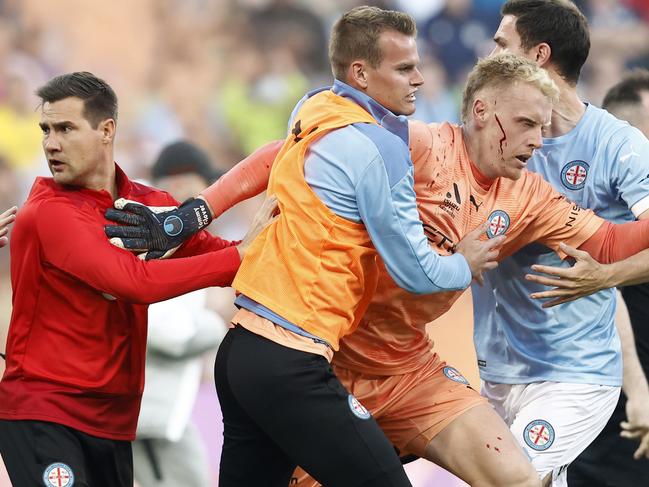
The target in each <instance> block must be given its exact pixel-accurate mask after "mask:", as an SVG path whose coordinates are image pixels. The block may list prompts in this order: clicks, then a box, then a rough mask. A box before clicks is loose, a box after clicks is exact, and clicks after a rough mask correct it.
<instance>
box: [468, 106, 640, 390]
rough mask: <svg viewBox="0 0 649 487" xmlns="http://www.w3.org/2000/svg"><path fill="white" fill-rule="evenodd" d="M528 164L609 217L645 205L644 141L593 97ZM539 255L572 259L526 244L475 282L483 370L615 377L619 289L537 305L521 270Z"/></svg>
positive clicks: (613, 381) (500, 376)
mask: <svg viewBox="0 0 649 487" xmlns="http://www.w3.org/2000/svg"><path fill="white" fill-rule="evenodd" d="M528 169H529V170H531V171H535V172H537V173H539V174H541V175H542V176H543V177H544V178H545V179H546V180H547V181H549V182H550V183H551V184H552V186H553V187H554V188H555V189H556V190H557V191H559V192H560V193H562V194H564V195H565V196H566V197H567V198H568V199H570V200H572V201H574V202H575V203H578V204H579V205H581V206H582V207H585V208H590V209H592V210H593V211H595V213H597V214H598V215H599V216H601V217H602V218H605V219H607V220H610V221H613V222H617V223H622V222H628V221H632V220H634V218H635V216H638V215H640V214H642V213H643V212H644V211H645V210H647V209H649V141H647V139H646V138H645V137H644V135H642V133H641V132H640V131H639V130H637V129H636V128H634V127H631V126H630V125H629V124H628V123H626V122H623V121H620V120H618V119H617V118H615V117H614V116H612V115H611V114H609V113H608V112H607V111H605V110H602V109H600V108H597V107H595V106H593V105H587V107H586V112H585V114H584V116H583V117H582V118H581V120H580V121H579V123H578V124H577V126H576V127H575V128H574V129H572V130H571V131H570V132H568V133H567V134H565V135H562V136H560V137H556V138H551V139H543V147H542V148H541V149H540V150H537V151H535V153H534V156H533V157H532V158H531V159H530V160H529V161H528ZM535 263H539V264H544V265H553V266H558V265H561V266H564V267H567V266H569V265H571V264H570V263H569V262H567V261H561V260H560V259H559V256H558V255H557V254H556V253H554V252H553V251H552V250H550V249H549V248H547V247H545V246H542V245H540V244H531V245H528V246H527V247H524V248H523V249H521V250H520V251H519V252H517V253H516V254H514V255H512V256H511V257H508V258H507V259H505V260H504V261H503V262H501V263H500V265H499V266H498V268H497V269H495V270H493V271H490V272H489V273H487V275H486V276H485V285H484V287H480V286H477V285H473V286H472V294H473V307H474V342H475V346H476V351H477V356H478V366H479V370H480V377H481V378H482V379H483V380H486V381H491V382H497V383H505V384H527V383H530V382H537V381H556V382H575V383H586V384H601V385H609V386H619V385H621V384H622V359H621V350H620V340H619V338H618V335H617V331H616V328H615V322H614V317H615V303H616V299H615V289H607V290H604V291H600V292H598V293H596V294H593V295H591V296H588V297H586V298H582V299H579V300H576V301H573V302H570V303H565V304H562V305H558V306H555V307H553V308H548V309H543V308H541V304H542V303H541V302H539V301H538V300H533V299H531V298H530V297H529V294H530V293H533V292H538V291H543V290H547V289H548V288H546V287H545V286H541V285H539V284H535V283H531V282H529V281H526V280H525V279H524V276H525V274H527V273H531V269H530V266H531V265H532V264H535Z"/></svg>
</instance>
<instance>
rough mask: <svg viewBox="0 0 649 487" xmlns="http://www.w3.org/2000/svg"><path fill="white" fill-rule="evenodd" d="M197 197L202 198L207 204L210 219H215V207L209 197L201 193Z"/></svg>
mask: <svg viewBox="0 0 649 487" xmlns="http://www.w3.org/2000/svg"><path fill="white" fill-rule="evenodd" d="M195 199H197V200H201V201H203V202H204V203H205V205H206V206H207V210H208V211H209V215H210V220H213V219H214V208H212V206H211V205H210V202H209V201H207V198H205V196H203V195H202V194H199V195H198V196H197V197H196V198H195Z"/></svg>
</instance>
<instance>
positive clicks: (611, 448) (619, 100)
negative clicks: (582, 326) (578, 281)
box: [568, 70, 649, 487]
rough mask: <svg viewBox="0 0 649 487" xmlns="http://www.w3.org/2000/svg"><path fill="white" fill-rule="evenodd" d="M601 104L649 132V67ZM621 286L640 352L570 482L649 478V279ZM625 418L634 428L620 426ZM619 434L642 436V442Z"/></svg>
mask: <svg viewBox="0 0 649 487" xmlns="http://www.w3.org/2000/svg"><path fill="white" fill-rule="evenodd" d="M602 107H603V108H604V109H606V110H608V111H609V112H610V113H612V114H613V115H615V116H616V117H618V118H619V119H620V120H626V121H627V122H629V123H630V124H631V125H633V126H635V127H637V128H638V129H640V130H641V131H642V132H643V133H644V134H645V135H646V136H649V71H647V70H636V71H634V72H631V73H629V74H627V75H626V76H624V77H623V78H622V80H621V81H620V82H618V83H617V84H616V85H614V86H612V87H611V88H610V89H609V91H608V92H607V93H606V96H605V97H604V102H603V104H602ZM620 163H622V162H620ZM647 176H649V174H648V175H647ZM647 176H645V177H647ZM620 291H621V294H622V296H623V297H624V300H623V301H622V300H620V299H619V297H618V312H617V318H616V322H617V325H618V332H619V334H620V340H621V341H622V346H623V347H625V346H627V347H633V348H634V349H635V350H636V351H637V360H636V359H635V356H634V354H628V355H625V361H624V378H623V383H622V390H623V392H622V394H620V400H619V401H618V403H617V405H616V407H615V410H614V411H613V415H612V416H611V419H610V420H609V421H608V423H607V424H606V426H605V427H604V429H603V430H602V432H601V433H600V434H599V436H598V437H597V438H595V441H593V442H592V443H591V444H590V446H589V447H588V448H587V449H586V450H585V451H584V452H582V453H581V455H579V457H577V459H576V460H574V461H573V462H572V464H571V465H570V468H569V469H568V484H569V485H570V486H571V487H626V486H630V485H637V486H639V485H644V484H645V483H646V482H647V479H649V392H648V391H647V376H648V375H649V326H647V323H649V308H647V303H648V302H649V284H638V285H635V286H625V287H622V288H620ZM627 309H628V311H627ZM627 357H631V359H630V360H629V359H627ZM637 387H640V388H642V389H643V390H644V394H643V395H642V396H641V397H638V395H637V394H636V395H632V396H630V397H629V398H627V395H626V391H627V389H628V388H632V389H633V388H637ZM622 423H624V425H625V426H628V427H631V426H632V427H633V429H631V430H625V429H623V428H621V424H622ZM620 435H622V436H626V437H627V438H634V439H638V440H640V444H639V445H638V443H637V442H634V441H629V440H625V439H622V438H620Z"/></svg>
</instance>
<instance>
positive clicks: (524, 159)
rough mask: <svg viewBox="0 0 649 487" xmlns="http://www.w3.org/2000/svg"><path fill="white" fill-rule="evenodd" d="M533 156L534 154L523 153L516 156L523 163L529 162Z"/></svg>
mask: <svg viewBox="0 0 649 487" xmlns="http://www.w3.org/2000/svg"><path fill="white" fill-rule="evenodd" d="M530 157H532V154H523V155H520V156H516V159H518V160H519V161H521V162H522V163H523V164H527V161H528V160H529V159H530Z"/></svg>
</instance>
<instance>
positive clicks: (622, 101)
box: [602, 68, 649, 110]
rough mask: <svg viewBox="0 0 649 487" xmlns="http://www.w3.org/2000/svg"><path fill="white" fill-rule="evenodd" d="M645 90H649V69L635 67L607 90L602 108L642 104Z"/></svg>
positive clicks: (608, 108)
mask: <svg viewBox="0 0 649 487" xmlns="http://www.w3.org/2000/svg"><path fill="white" fill-rule="evenodd" d="M643 91H647V92H649V71H647V70H646V69H640V68H638V69H634V70H633V71H631V72H629V73H628V74H627V75H625V76H624V77H623V78H622V80H621V81H620V82H618V83H617V84H615V85H613V86H612V87H611V88H610V89H609V90H608V91H607V92H606V95H605V96H604V102H603V103H602V108H605V109H606V110H610V109H611V108H612V107H616V106H619V105H637V104H640V103H642V96H641V93H642V92H643Z"/></svg>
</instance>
